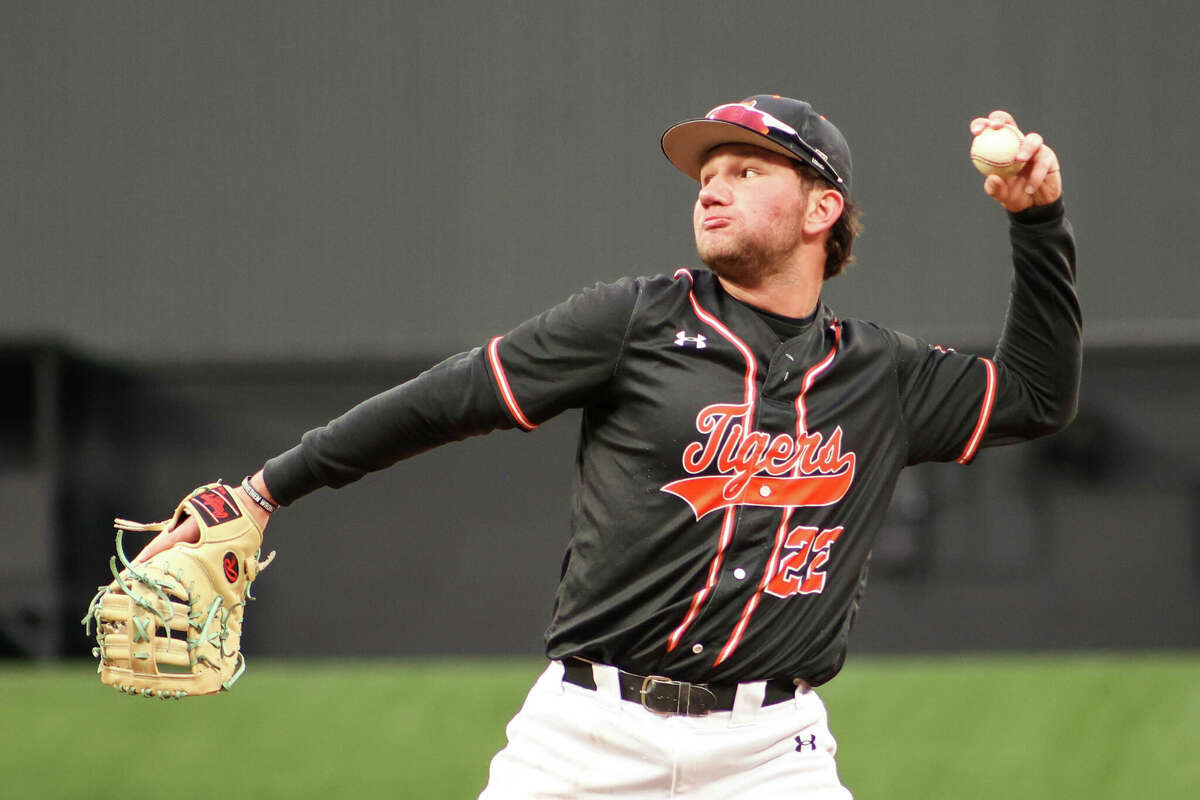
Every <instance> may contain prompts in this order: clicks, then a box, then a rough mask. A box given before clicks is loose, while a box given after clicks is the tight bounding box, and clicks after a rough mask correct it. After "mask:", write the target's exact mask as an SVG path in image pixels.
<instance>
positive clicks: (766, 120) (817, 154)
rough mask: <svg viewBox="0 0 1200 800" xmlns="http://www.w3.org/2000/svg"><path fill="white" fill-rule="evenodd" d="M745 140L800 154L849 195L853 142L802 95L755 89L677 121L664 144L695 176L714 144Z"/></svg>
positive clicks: (799, 158) (782, 152)
mask: <svg viewBox="0 0 1200 800" xmlns="http://www.w3.org/2000/svg"><path fill="white" fill-rule="evenodd" d="M733 142H744V143H746V144H753V145H757V146H759V147H763V148H766V149H767V150H772V151H774V152H776V153H779V154H780V155H785V156H787V157H788V158H792V159H795V160H796V161H799V162H800V163H802V164H804V165H805V166H806V167H809V168H811V169H813V170H814V171H816V172H817V173H818V174H819V175H820V176H821V177H823V178H825V179H826V180H828V181H829V182H830V183H831V184H833V186H834V188H836V189H837V190H838V191H840V192H841V193H842V194H843V195H845V196H846V197H849V196H850V146H849V145H848V144H846V138H845V137H844V136H842V132H841V131H839V130H838V129H837V127H836V126H835V125H834V124H833V123H832V122H830V121H829V120H827V119H825V117H823V116H821V115H820V114H818V113H817V112H816V111H814V110H813V107H812V106H811V105H809V104H808V103H806V102H804V101H803V100H793V99H792V98H790V97H780V96H779V95H777V94H756V95H754V96H753V97H747V98H746V99H745V100H740V101H738V102H736V103H725V104H724V105H719V106H717V107H716V108H714V109H713V110H712V111H709V112H708V113H707V114H705V115H704V117H703V118H702V119H689V120H684V121H683V122H680V123H677V124H675V125H672V126H671V127H670V128H667V131H666V133H664V134H663V135H662V149H663V153H665V154H666V156H667V158H668V159H669V160H670V162H671V163H672V164H674V165H675V166H676V167H678V168H679V169H680V170H681V171H682V172H683V173H684V174H685V175H688V176H690V177H691V178H692V179H694V180H699V179H700V167H701V165H702V164H703V163H704V156H705V155H707V153H708V151H709V150H712V149H713V148H714V147H716V146H718V145H722V144H731V143H733Z"/></svg>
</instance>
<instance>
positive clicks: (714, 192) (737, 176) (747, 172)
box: [692, 144, 809, 284]
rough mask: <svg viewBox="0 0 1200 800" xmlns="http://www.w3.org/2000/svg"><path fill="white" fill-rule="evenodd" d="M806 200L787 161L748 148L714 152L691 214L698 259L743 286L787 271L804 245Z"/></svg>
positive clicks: (741, 146)
mask: <svg viewBox="0 0 1200 800" xmlns="http://www.w3.org/2000/svg"><path fill="white" fill-rule="evenodd" d="M808 202H809V192H808V191H806V190H805V186H804V182H803V181H802V180H801V178H800V175H799V173H798V172H797V171H796V169H795V168H794V167H793V165H792V161H791V160H790V159H788V158H786V157H784V156H781V155H778V154H776V153H772V152H771V151H770V150H764V149H763V148H761V147H754V146H753V145H747V144H729V145H721V146H720V147H717V148H714V149H713V150H712V152H710V153H709V155H708V157H707V159H706V160H705V162H704V166H703V167H701V169H700V193H699V194H698V195H697V197H696V206H695V208H694V210H693V213H692V226H693V229H694V231H695V234H696V250H697V252H698V253H699V254H700V260H701V261H703V262H704V264H705V265H706V266H708V268H709V269H711V270H712V271H713V272H715V273H716V274H717V275H719V276H721V277H723V278H726V279H729V280H733V281H735V282H738V283H746V284H752V283H757V282H758V281H759V280H760V279H761V278H762V277H764V276H765V275H767V274H770V273H771V272H773V271H778V270H781V269H783V268H785V267H786V266H787V264H788V263H789V262H790V261H791V259H792V258H793V257H794V256H795V255H796V254H797V253H798V252H799V249H800V246H801V244H802V243H803V241H804V231H803V224H804V215H805V213H806V211H807V210H808Z"/></svg>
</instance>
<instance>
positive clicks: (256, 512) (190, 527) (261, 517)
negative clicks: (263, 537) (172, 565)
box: [133, 487, 271, 564]
mask: <svg viewBox="0 0 1200 800" xmlns="http://www.w3.org/2000/svg"><path fill="white" fill-rule="evenodd" d="M230 491H232V492H233V494H235V495H236V496H237V498H238V499H239V500H241V501H242V505H244V506H245V507H246V509H247V510H248V511H249V513H250V516H251V518H252V519H253V520H254V521H255V523H257V524H258V527H259V530H264V529H265V528H266V527H267V522H268V521H269V520H270V518H271V515H270V514H268V513H267V512H266V511H264V510H263V509H262V508H260V507H259V506H258V505H257V504H255V503H254V501H252V500H251V499H250V497H249V496H248V495H247V494H246V492H245V491H244V490H243V489H242V488H241V487H230ZM198 541H200V526H199V525H198V524H197V523H196V520H194V519H193V518H192V517H184V519H183V521H182V522H180V523H179V524H178V525H175V526H172V527H171V528H169V529H167V530H165V531H162V532H161V533H159V534H158V535H157V536H155V537H154V538H153V539H151V540H150V541H149V542H147V543H146V546H145V547H143V548H142V550H141V552H140V553H138V554H137V556H135V557H134V559H133V563H135V564H142V563H145V562H146V561H148V560H150V558H151V557H153V556H155V555H157V554H158V553H161V552H162V551H163V550H167V549H169V548H171V547H173V546H175V545H176V544H179V543H180V542H192V543H195V542H198Z"/></svg>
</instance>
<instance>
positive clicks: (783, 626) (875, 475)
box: [139, 95, 1081, 800]
mask: <svg viewBox="0 0 1200 800" xmlns="http://www.w3.org/2000/svg"><path fill="white" fill-rule="evenodd" d="M1013 122H1014V121H1013V119H1012V117H1011V116H1010V115H1008V114H1007V113H1005V112H1003V111H996V112H993V113H992V114H991V115H989V116H988V117H986V118H984V117H980V118H977V119H975V120H973V121H972V122H971V124H970V129H971V132H972V133H974V134H978V133H979V132H980V131H982V130H984V129H985V128H986V127H989V126H990V127H994V128H999V127H1002V126H1003V125H1005V124H1007V123H1013ZM662 149H663V151H664V153H665V154H666V156H667V158H668V159H669V160H670V162H671V163H672V164H674V165H675V166H676V167H678V168H679V169H680V170H682V171H683V172H684V173H685V174H687V175H688V176H689V177H691V178H693V179H694V180H696V181H697V182H698V194H697V196H696V201H695V205H694V209H693V224H694V229H695V238H696V248H697V251H698V254H699V256H700V260H701V261H702V262H703V263H704V265H705V266H706V267H707V269H700V268H696V269H680V270H678V271H676V272H674V273H673V274H669V275H658V276H655V277H642V278H627V279H623V280H619V281H617V282H615V283H610V284H597V285H595V286H592V287H591V288H588V289H585V290H583V291H582V292H580V293H579V294H576V295H574V296H573V297H571V298H570V299H568V300H566V301H565V302H564V303H562V304H561V305H558V306H556V307H554V308H551V309H550V310H548V311H546V312H545V313H543V314H541V315H539V316H537V317H535V318H534V319H531V320H529V321H527V322H525V323H524V324H522V325H520V326H518V327H517V328H515V329H514V330H512V331H510V332H509V333H507V334H505V335H503V336H496V337H495V338H493V339H492V340H491V341H489V342H487V343H486V344H485V345H483V346H481V347H477V348H475V349H473V350H471V351H469V352H466V353H461V354H459V355H456V356H453V357H451V358H449V359H447V360H446V361H444V362H442V363H441V364H438V365H437V366H435V367H433V368H431V369H430V370H428V371H427V372H425V373H423V374H421V375H420V376H418V377H416V378H414V379H413V380H411V381H409V382H407V383H404V384H402V385H400V386H397V387H395V388H393V389H391V390H389V391H387V392H384V393H383V394H380V395H378V396H376V397H373V398H371V399H369V400H367V401H365V402H364V403H362V404H360V405H359V406H357V407H355V408H353V409H351V410H350V411H348V412H347V413H346V414H344V415H342V416H341V417H339V418H338V419H335V420H333V421H332V422H330V423H329V424H328V425H326V426H324V427H321V428H318V429H316V430H312V431H309V432H308V433H306V434H304V436H303V438H302V439H301V442H300V444H299V445H297V446H296V447H294V448H293V449H291V450H289V451H287V452H285V453H283V454H281V455H279V456H276V457H275V458H272V459H270V460H269V461H267V462H266V464H265V466H264V467H263V469H262V470H260V471H259V472H258V473H256V474H255V475H253V476H251V477H249V478H247V479H246V480H245V481H243V487H242V489H241V490H239V491H241V492H245V494H244V495H242V496H243V497H245V498H247V500H248V501H252V502H254V503H256V504H257V505H254V506H252V510H253V511H254V513H255V514H257V515H260V518H261V520H262V521H263V522H265V520H266V518H267V516H268V515H269V514H270V513H271V512H272V511H273V510H274V508H275V507H276V505H289V504H291V503H293V502H294V501H296V500H297V499H299V498H300V497H303V496H304V495H305V494H307V493H309V492H311V491H313V490H315V489H317V488H319V487H322V486H332V487H340V486H344V485H346V484H348V483H350V482H352V481H354V480H356V479H358V478H360V477H362V476H363V475H364V474H366V473H367V472H370V471H372V470H378V469H383V468H384V467H387V466H389V465H391V464H393V463H395V462H396V461H397V460H399V459H403V458H407V457H409V456H413V455H416V454H417V453H420V452H422V451H424V450H427V449H429V448H432V447H435V446H437V445H440V444H443V443H446V442H449V441H453V440H458V439H462V438H465V437H467V436H472V435H477V434H483V433H487V432H490V431H493V430H496V429H502V428H513V427H516V428H521V429H523V430H526V431H531V430H533V429H535V428H537V426H538V425H539V424H541V423H542V422H543V421H545V420H547V419H549V418H550V417H552V416H554V415H555V414H558V413H559V412H560V411H563V410H564V409H567V408H581V409H582V410H583V415H582V424H581V429H580V446H579V452H578V459H577V471H576V474H575V477H574V490H573V494H572V499H571V516H570V543H569V545H568V548H567V553H566V556H565V558H564V561H563V566H562V574H561V580H560V582H559V586H558V591H557V596H556V598H555V603H554V609H553V614H552V619H551V623H550V626H549V629H548V630H547V633H546V653H547V656H548V658H549V665H548V667H547V668H546V670H545V672H544V673H543V674H542V676H541V677H540V679H539V680H538V681H537V683H536V685H535V686H534V687H533V689H532V690H531V691H530V693H529V696H528V698H527V700H526V702H525V705H524V707H523V708H522V709H521V711H520V712H519V713H518V714H517V716H516V717H515V718H514V719H513V721H512V723H511V724H510V726H509V728H508V744H507V746H506V747H505V748H504V749H503V750H502V751H501V752H500V753H499V754H497V756H496V757H495V759H494V760H493V762H492V765H491V773H490V780H489V784H488V787H487V788H486V789H485V790H484V793H483V795H482V797H483V798H487V799H488V800H496V799H497V798H509V797H521V798H530V797H539V798H541V797H546V798H550V797H556V798H558V797H562V798H565V797H592V796H605V797H608V796H613V797H618V796H620V797H639V798H640V797H644V798H660V797H661V798H665V797H676V796H688V797H697V798H730V797H741V796H750V795H752V794H753V796H756V797H764V798H773V797H806V798H848V797H850V793H849V792H848V791H847V790H846V789H845V788H844V787H843V786H842V785H841V783H840V781H839V778H838V775H837V770H836V766H835V762H834V753H835V749H836V745H835V742H834V739H833V737H832V736H831V735H830V731H829V728H828V726H827V724H826V715H825V709H824V707H823V706H822V703H821V701H820V699H819V698H818V696H817V693H816V692H815V691H814V687H817V686H819V685H821V684H823V683H825V682H827V681H829V680H830V679H831V678H833V677H834V676H835V675H836V674H837V673H838V671H839V670H840V669H841V667H842V664H843V662H844V660H845V657H846V651H847V640H848V636H849V633H850V629H851V625H852V623H853V621H854V617H855V613H856V611H857V609H858V605H859V601H860V599H861V597H862V595H863V591H864V588H865V585H866V578H867V565H868V561H869V559H870V554H871V547H872V543H873V541H874V537H875V535H876V532H877V530H878V529H879V525H880V522H881V520H882V519H883V516H884V513H885V510H886V508H887V506H888V501H889V499H890V496H891V494H892V490H893V487H894V486H895V483H896V479H897V476H898V474H899V472H900V470H901V469H903V468H904V467H906V466H908V465H910V464H916V463H918V462H923V461H957V462H959V463H961V464H966V463H968V462H970V461H971V460H972V459H973V458H974V457H975V456H976V454H977V452H978V451H979V449H980V448H981V447H987V446H992V445H999V444H1007V443H1012V442H1018V441H1023V440H1027V439H1030V438H1033V437H1035V436H1040V435H1043V434H1047V433H1050V432H1053V431H1056V430H1059V429H1061V428H1062V427H1064V426H1065V425H1067V424H1068V422H1069V421H1070V420H1071V419H1072V417H1073V415H1074V410H1075V405H1076V397H1077V392H1078V385H1079V372H1080V326H1081V321H1080V310H1079V305H1078V301H1077V299H1076V294H1075V290H1074V279H1075V256H1074V244H1073V239H1072V233H1071V229H1070V227H1069V225H1068V223H1067V222H1066V220H1065V219H1064V213H1063V205H1062V200H1061V194H1062V181H1061V174H1060V172H1059V165H1058V159H1057V156H1056V155H1055V153H1054V152H1053V150H1051V148H1050V147H1048V146H1046V145H1045V144H1044V143H1043V141H1042V137H1041V136H1039V135H1038V134H1036V133H1031V134H1029V135H1027V136H1026V137H1025V139H1024V143H1023V144H1022V145H1021V149H1020V152H1019V154H1018V160H1019V161H1021V162H1023V164H1024V167H1023V169H1022V171H1021V172H1020V173H1019V174H1018V175H1016V176H1013V177H1009V178H1002V177H1000V176H997V175H990V176H988V177H987V178H986V180H985V182H984V190H985V191H986V193H987V194H988V195H990V196H991V197H992V198H993V199H995V200H996V201H998V202H999V203H1000V204H1001V205H1002V206H1003V207H1004V208H1005V209H1006V211H1007V212H1008V218H1009V230H1010V237H1011V242H1012V261H1013V267H1014V270H1013V280H1012V293H1011V299H1010V306H1009V312H1008V317H1007V320H1006V322H1005V327H1004V331H1003V335H1002V337H1001V340H1000V342H999V345H998V346H997V349H996V351H995V354H994V355H993V356H992V357H991V358H983V357H977V356H972V355H966V354H961V353H957V352H955V351H954V350H950V349H946V348H943V347H940V346H932V345H929V344H926V343H924V342H922V341H919V340H917V339H915V338H912V337H910V336H906V335H904V334H901V333H896V332H894V331H890V330H886V329H884V328H881V327H879V326H877V325H874V324H872V323H869V322H864V321H861V320H857V319H852V318H847V317H842V316H841V315H839V314H838V313H836V312H835V311H834V310H833V309H831V308H829V307H828V306H827V305H825V304H824V303H823V302H821V288H822V285H823V282H824V281H825V280H828V279H830V278H832V277H834V276H836V275H837V274H838V273H839V272H841V271H842V270H843V269H844V267H845V265H846V264H847V263H848V261H849V259H850V255H851V248H852V244H853V241H854V237H855V235H856V233H857V231H858V223H857V213H858V212H857V210H856V209H855V207H854V204H853V201H852V198H853V193H852V182H851V178H852V168H851V159H850V150H849V147H848V146H847V144H846V141H845V139H844V138H843V136H842V134H841V132H840V131H839V130H838V129H837V128H836V127H835V126H834V125H833V124H832V123H831V122H829V121H828V120H826V119H825V118H824V117H823V116H821V115H819V114H818V113H817V112H815V111H814V110H813V109H812V107H811V106H810V105H809V104H808V103H806V102H802V101H798V100H793V99H789V98H785V97H779V96H777V95H758V96H755V97H752V98H748V99H746V100H742V101H740V102H736V103H728V104H724V105H719V106H717V107H716V108H714V109H712V110H711V111H710V112H708V114H707V115H705V116H704V117H703V118H700V119H692V120H688V121H685V122H681V123H679V124H677V125H675V126H673V127H671V128H670V129H668V130H667V131H666V133H665V134H664V135H663V137H662ZM194 536H195V532H194V531H193V530H191V529H190V528H189V524H187V523H185V524H184V525H181V526H179V527H177V528H176V529H174V530H171V531H168V532H165V533H163V534H161V535H160V536H159V537H157V538H156V539H155V540H154V541H152V542H151V543H150V544H149V545H148V546H147V548H146V549H145V550H144V551H143V553H142V554H141V555H140V556H139V558H142V559H144V558H146V557H148V556H149V555H150V554H151V553H153V552H157V551H158V550H161V549H163V548H164V547H166V546H168V545H170V544H171V543H172V542H174V541H179V540H189V537H194Z"/></svg>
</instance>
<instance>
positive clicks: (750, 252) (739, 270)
mask: <svg viewBox="0 0 1200 800" xmlns="http://www.w3.org/2000/svg"><path fill="white" fill-rule="evenodd" d="M696 253H697V254H698V255H699V256H700V261H701V263H703V264H704V266H706V267H708V268H709V269H710V270H712V272H713V274H715V275H717V276H718V277H720V278H724V279H725V280H727V281H731V282H733V283H736V284H738V285H740V286H754V285H757V284H758V283H759V282H761V281H762V279H763V278H764V277H766V275H767V274H768V273H769V272H770V267H769V266H768V265H769V259H768V258H767V254H766V253H764V252H763V251H762V250H761V248H757V247H753V246H751V245H750V244H749V243H747V242H725V243H719V244H718V243H713V242H705V241H703V240H702V239H697V241H696Z"/></svg>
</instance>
